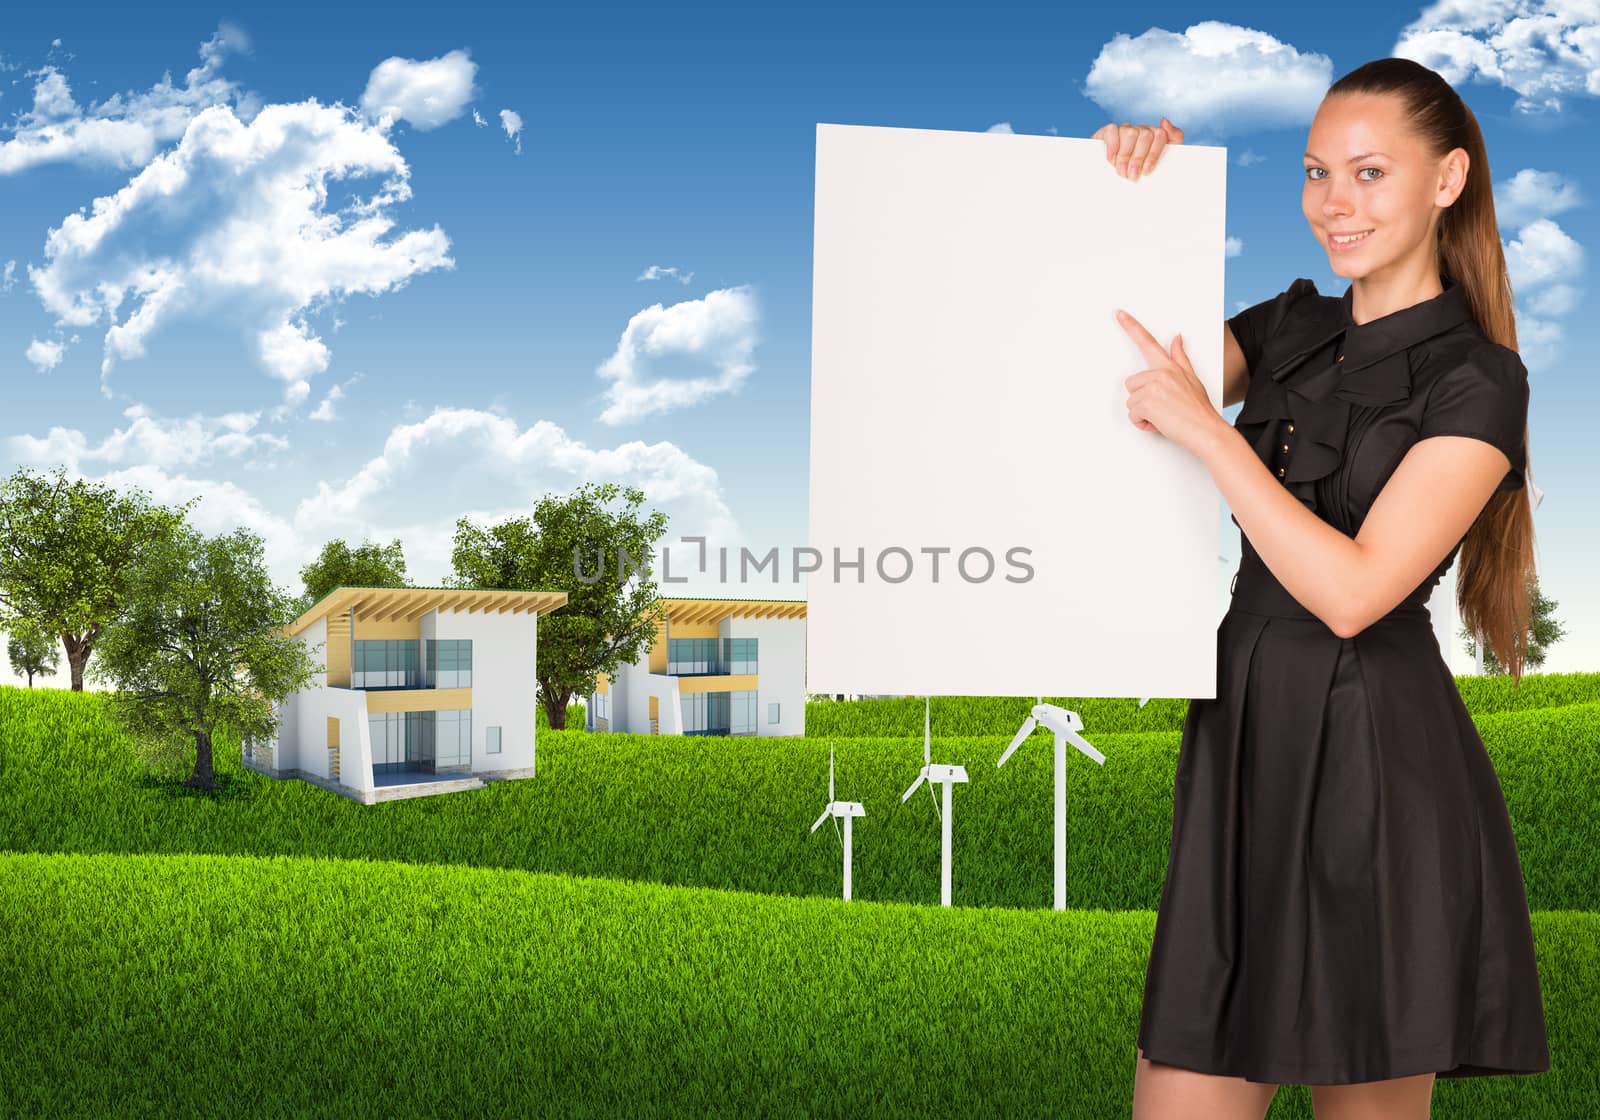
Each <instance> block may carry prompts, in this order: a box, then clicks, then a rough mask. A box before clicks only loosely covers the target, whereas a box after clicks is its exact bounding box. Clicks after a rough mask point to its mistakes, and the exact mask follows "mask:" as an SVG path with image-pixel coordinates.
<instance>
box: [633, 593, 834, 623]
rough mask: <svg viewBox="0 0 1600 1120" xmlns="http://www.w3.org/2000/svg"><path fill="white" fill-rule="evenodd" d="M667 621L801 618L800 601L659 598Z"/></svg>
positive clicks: (803, 607) (803, 605)
mask: <svg viewBox="0 0 1600 1120" xmlns="http://www.w3.org/2000/svg"><path fill="white" fill-rule="evenodd" d="M661 602H662V605H664V606H665V607H666V610H667V618H668V620H669V621H671V622H677V623H684V624H687V623H691V622H720V621H722V620H723V619H724V618H804V617H805V616H806V601H805V600H804V599H669V598H666V597H663V598H662V600H661Z"/></svg>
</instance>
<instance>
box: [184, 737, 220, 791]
mask: <svg viewBox="0 0 1600 1120" xmlns="http://www.w3.org/2000/svg"><path fill="white" fill-rule="evenodd" d="M194 746H195V756H194V773H193V774H190V775H189V780H188V781H186V782H184V783H183V784H184V785H186V786H192V787H194V788H195V789H216V788H217V776H216V773H215V771H213V770H212V768H211V732H209V731H196V732H195V733H194Z"/></svg>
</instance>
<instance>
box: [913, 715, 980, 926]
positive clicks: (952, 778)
mask: <svg viewBox="0 0 1600 1120" xmlns="http://www.w3.org/2000/svg"><path fill="white" fill-rule="evenodd" d="M929 705H930V700H929V698H928V697H926V696H924V697H923V698H922V772H921V773H919V774H918V775H917V780H916V781H914V782H912V783H911V788H910V789H908V790H906V791H905V792H904V793H902V794H901V795H900V804H902V805H904V804H905V803H906V802H907V801H910V800H911V795H912V794H913V793H916V792H917V787H918V786H920V785H921V784H922V783H923V782H927V783H928V796H929V797H933V811H934V812H935V813H938V815H939V821H940V832H941V834H942V835H941V841H940V854H939V905H940V906H949V905H950V816H951V813H950V789H951V787H952V786H953V785H954V784H955V783H956V782H964V781H966V780H967V771H966V767H964V766H945V765H939V766H935V765H934V764H933V738H932V736H931V735H930V734H929V722H928V709H929ZM935 782H943V783H944V812H942V813H940V812H939V799H938V798H937V797H934V793H933V785H934V783H935Z"/></svg>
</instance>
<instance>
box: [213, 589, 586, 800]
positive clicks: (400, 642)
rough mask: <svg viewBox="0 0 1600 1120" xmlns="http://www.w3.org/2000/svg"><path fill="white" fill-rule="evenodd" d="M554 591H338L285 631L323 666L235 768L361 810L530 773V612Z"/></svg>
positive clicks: (554, 603)
mask: <svg viewBox="0 0 1600 1120" xmlns="http://www.w3.org/2000/svg"><path fill="white" fill-rule="evenodd" d="M566 601H567V593H566V592H565V591H493V590H481V589H456V588H445V587H404V588H391V587H340V588H337V589H335V590H333V591H330V592H329V593H328V594H327V595H325V596H323V597H322V599H321V600H320V601H319V602H318V603H317V604H316V605H315V606H313V607H312V608H311V609H310V610H308V611H306V612H305V613H304V614H302V615H301V616H300V617H299V618H297V619H295V621H294V622H293V623H291V624H290V625H289V627H288V628H287V630H286V633H287V634H289V635H290V636H293V637H296V638H298V639H299V640H300V641H301V642H303V643H305V645H306V646H307V648H308V649H309V651H310V653H311V656H312V657H313V659H315V660H317V661H319V662H325V667H324V671H323V672H321V673H318V674H317V676H316V677H315V678H313V683H312V684H311V685H310V686H309V687H308V688H305V689H303V690H301V691H300V692H297V693H295V694H293V695H292V696H289V697H287V698H286V699H285V700H284V701H282V702H281V703H280V704H279V705H278V707H277V716H278V736H277V739H276V740H275V741H273V742H270V743H261V742H253V743H246V744H245V745H244V748H243V750H244V762H245V765H246V766H249V767H250V768H251V769H254V770H257V771H260V772H261V773H263V774H269V775H271V776H272V777H275V778H302V779H304V780H305V781H308V782H311V783H312V784H313V785H318V786H322V787H323V788H324V789H329V790H332V791H333V792H335V793H339V794H342V795H344V796H346V797H350V798H354V799H355V800H357V801H360V802H362V803H364V804H367V805H371V804H373V803H374V802H377V801H390V800H394V799H396V798H402V797H420V796H424V795H426V794H432V793H446V792H450V791H454V790H461V789H481V788H482V787H483V783H484V781H485V780H494V779H500V778H531V777H533V776H534V765H535V755H534V705H535V699H534V697H535V693H536V690H537V687H538V678H537V676H536V674H535V672H534V665H535V657H536V654H537V649H538V641H537V639H538V620H539V616H540V615H541V614H548V613H549V612H550V611H553V610H555V609H557V608H558V607H561V606H563V605H565V603H566Z"/></svg>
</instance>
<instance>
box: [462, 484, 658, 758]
mask: <svg viewBox="0 0 1600 1120" xmlns="http://www.w3.org/2000/svg"><path fill="white" fill-rule="evenodd" d="M619 492H620V493H621V495H622V497H623V498H624V500H625V502H626V505H625V507H624V508H623V509H621V510H616V511H613V510H611V509H609V508H607V507H608V504H609V503H611V502H612V501H614V500H615V499H616V497H617V496H618V494H619ZM643 501H644V491H642V490H640V489H639V488H637V487H631V486H630V487H628V488H627V489H626V490H622V489H621V488H620V487H618V486H617V484H616V483H611V482H607V483H603V484H600V485H595V484H593V483H586V484H584V485H582V486H580V487H578V489H577V490H575V491H574V492H573V493H572V494H571V495H570V496H568V497H566V498H561V497H554V496H550V495H546V496H545V497H544V498H542V499H540V501H539V502H538V503H537V504H536V505H535V506H534V510H533V517H532V519H531V520H530V519H529V518H526V517H519V518H513V519H512V520H510V521H503V522H501V523H500V524H498V525H495V526H493V527H491V528H486V529H485V528H480V527H478V526H477V525H474V524H473V523H472V522H471V521H470V520H469V519H467V518H465V517H463V518H461V519H460V520H459V521H457V522H456V534H455V547H454V549H453V550H452V552H451V563H452V565H453V566H454V568H455V576H454V578H453V579H452V580H451V581H450V582H449V584H448V586H451V587H483V588H495V589H497V590H505V591H533V590H542V591H565V592H566V593H567V603H566V605H565V606H564V607H562V608H561V609H560V610H558V611H553V612H551V613H550V614H547V615H544V616H542V617H541V618H540V619H539V647H538V679H539V695H538V700H539V703H540V705H541V706H542V707H543V708H544V711H545V716H546V718H547V720H548V721H549V724H550V726H551V727H552V728H554V729H556V730H560V729H562V728H564V727H566V725H567V704H568V703H569V702H570V701H571V700H572V697H573V694H574V693H576V694H578V695H580V696H581V695H587V694H588V693H589V692H590V691H591V690H592V689H593V688H594V683H595V678H596V677H597V676H598V675H599V674H600V673H614V672H616V670H617V667H618V666H619V665H621V664H622V663H624V662H633V661H636V660H638V659H639V657H640V656H641V655H642V654H643V653H644V652H645V651H646V650H648V649H649V648H650V646H651V644H652V642H653V641H654V639H655V631H656V625H657V622H658V620H659V618H660V609H659V608H660V599H661V597H660V595H659V594H658V593H657V591H656V586H655V584H654V583H653V582H651V581H650V580H649V579H648V578H647V577H648V576H649V574H650V567H649V564H650V558H651V556H652V555H653V554H654V552H655V546H656V541H657V540H659V539H660V538H661V535H662V534H663V533H665V532H666V530H667V515H666V514H664V513H661V512H660V511H659V510H658V511H656V512H654V513H651V514H650V515H649V517H647V518H645V519H644V520H640V518H639V515H638V514H639V506H640V504H641V503H642V502H643ZM619 552H620V554H621V555H622V556H625V557H627V558H628V565H627V570H625V565H624V564H623V563H622V562H621V560H619ZM632 565H637V566H638V569H639V571H638V572H637V573H636V572H634V571H633V570H632ZM580 571H581V572H582V573H583V575H584V577H585V579H587V578H589V577H591V576H592V577H595V578H594V582H592V583H590V582H584V580H580V579H579V578H578V574H579V572H580Z"/></svg>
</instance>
